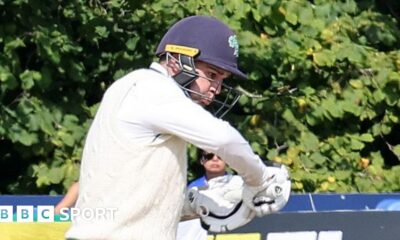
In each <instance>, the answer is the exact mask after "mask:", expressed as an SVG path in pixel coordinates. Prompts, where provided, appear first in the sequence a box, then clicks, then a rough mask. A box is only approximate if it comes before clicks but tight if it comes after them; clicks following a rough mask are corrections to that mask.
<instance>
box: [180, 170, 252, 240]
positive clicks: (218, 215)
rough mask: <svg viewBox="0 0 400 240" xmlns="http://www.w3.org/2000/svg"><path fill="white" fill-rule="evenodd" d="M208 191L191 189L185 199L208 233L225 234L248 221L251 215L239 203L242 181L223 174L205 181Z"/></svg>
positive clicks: (244, 205)
mask: <svg viewBox="0 0 400 240" xmlns="http://www.w3.org/2000/svg"><path fill="white" fill-rule="evenodd" d="M208 184H209V186H208V188H207V189H201V188H197V187H194V188H191V189H189V190H188V193H187V200H188V202H189V205H190V208H191V209H192V211H193V212H194V213H195V214H197V215H198V216H199V217H200V220H201V223H202V227H203V228H204V229H206V230H208V231H211V232H226V231H229V230H233V229H236V228H238V227H241V226H243V225H245V224H247V223H248V222H250V221H251V220H252V219H253V218H254V216H255V213H254V212H253V211H252V210H251V209H250V208H249V207H248V206H247V205H246V204H244V203H243V201H242V193H243V180H242V178H241V177H240V176H232V175H225V176H222V177H217V178H213V179H211V180H210V181H208Z"/></svg>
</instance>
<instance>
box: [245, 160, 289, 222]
mask: <svg viewBox="0 0 400 240" xmlns="http://www.w3.org/2000/svg"><path fill="white" fill-rule="evenodd" d="M267 165H269V166H267V173H268V175H269V176H270V177H269V178H268V179H267V180H266V181H265V182H264V183H263V184H262V185H261V186H248V185H247V184H245V185H244V189H243V201H244V202H245V204H246V205H247V206H248V207H249V208H250V209H252V210H253V211H254V212H255V213H256V215H257V216H259V217H261V216H264V215H267V214H270V213H273V212H278V211H279V210H281V209H282V208H283V207H284V206H285V205H286V203H287V202H288V201H289V196H290V190H291V181H290V176H289V172H288V170H287V169H286V167H285V166H284V165H279V164H272V163H269V164H267Z"/></svg>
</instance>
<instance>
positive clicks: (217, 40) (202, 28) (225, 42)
mask: <svg viewBox="0 0 400 240" xmlns="http://www.w3.org/2000/svg"><path fill="white" fill-rule="evenodd" d="M177 48H179V49H178V51H176V50H177ZM182 49H183V51H180V50H182ZM167 52H175V53H183V54H186V55H191V57H193V58H194V59H195V60H200V61H203V62H206V63H208V64H211V65H214V66H216V67H219V68H221V69H224V70H226V71H228V72H231V73H232V74H234V75H236V76H238V77H240V78H244V79H247V77H246V74H244V73H243V72H242V71H240V70H239V68H238V65H237V59H238V57H239V44H238V41H237V37H236V35H235V33H234V32H233V31H232V30H231V29H230V28H229V27H228V26H227V25H225V24H224V23H222V22H220V21H219V20H217V19H215V18H213V17H209V16H191V17H187V18H184V19H182V20H180V21H178V22H177V23H175V24H174V25H173V26H172V27H171V28H170V29H169V30H168V32H167V33H166V34H165V35H164V37H163V38H162V40H161V42H160V44H159V45H158V47H157V51H156V55H157V56H158V57H160V56H162V55H163V54H165V53H167Z"/></svg>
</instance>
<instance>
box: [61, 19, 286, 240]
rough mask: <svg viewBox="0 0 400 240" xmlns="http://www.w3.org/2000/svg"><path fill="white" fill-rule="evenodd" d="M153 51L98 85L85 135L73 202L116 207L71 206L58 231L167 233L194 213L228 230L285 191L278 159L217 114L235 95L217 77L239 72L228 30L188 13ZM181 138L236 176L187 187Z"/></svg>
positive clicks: (79, 234)
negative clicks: (98, 212) (102, 212)
mask: <svg viewBox="0 0 400 240" xmlns="http://www.w3.org/2000/svg"><path fill="white" fill-rule="evenodd" d="M155 54H156V56H158V57H159V61H158V62H153V63H152V64H151V65H150V66H149V67H148V68H143V69H138V70H135V71H132V72H130V73H129V74H127V75H126V76H124V77H122V78H121V79H119V80H117V81H115V82H114V83H113V84H112V85H111V86H110V87H109V88H108V89H107V91H106V92H105V94H104V96H103V99H102V101H101V104H100V106H99V109H98V111H97V113H96V116H95V118H94V120H93V122H92V125H91V127H90V129H89V132H88V134H87V137H86V141H85V146H84V150H83V156H82V163H81V169H80V179H79V197H78V200H77V203H76V206H75V207H76V208H78V209H88V208H93V209H108V208H112V209H116V211H115V212H113V213H114V214H113V215H110V216H103V217H101V218H94V219H93V218H92V219H91V220H90V221H88V220H87V219H86V218H85V216H84V215H78V216H76V217H75V218H74V219H73V221H72V225H71V228H70V229H69V230H68V231H67V233H66V238H67V239H82V240H83V239H85V240H88V239H96V240H99V239H107V240H111V239H115V240H125V239H135V240H151V239H154V240H161V239H162V240H174V239H175V237H176V231H177V225H178V222H179V221H180V220H182V219H189V218H193V217H199V218H201V220H202V222H203V224H204V226H205V227H206V228H208V229H210V230H212V231H217V232H221V231H229V230H232V229H234V228H237V227H240V226H242V225H243V224H245V223H247V222H249V221H250V220H251V219H252V218H253V217H254V216H256V215H257V216H263V215H266V214H270V213H273V212H276V211H279V210H280V209H282V208H283V207H284V206H285V204H286V203H287V201H288V198H289V194H290V180H289V174H288V172H287V170H286V168H285V167H284V166H273V165H270V166H267V165H266V164H264V163H263V161H262V160H261V159H260V157H259V156H258V155H256V154H255V153H254V152H253V151H252V149H251V147H250V145H249V143H248V142H247V141H246V140H245V139H244V138H243V137H242V135H241V134H240V133H239V132H238V131H237V130H236V129H235V128H233V127H232V126H231V125H230V124H229V123H228V122H226V121H224V120H222V119H221V116H223V115H224V114H225V113H226V112H227V111H229V110H230V109H231V108H232V107H233V105H234V104H235V103H236V101H237V100H238V98H239V96H240V94H239V93H238V92H237V91H235V90H234V89H233V88H232V87H229V86H228V84H227V83H225V81H227V80H226V79H227V78H229V77H230V76H231V75H235V76H237V77H239V78H242V79H243V80H244V81H245V80H246V75H245V74H244V73H243V72H242V71H241V70H239V68H238V65H237V61H238V57H239V44H238V40H237V37H236V35H235V33H234V32H233V31H232V30H231V29H230V28H229V27H228V26H227V25H225V24H224V23H222V22H221V21H219V20H217V19H215V18H213V17H208V16H190V17H187V18H184V19H182V20H180V21H178V22H177V23H175V24H174V25H173V26H172V27H171V28H170V29H169V30H168V31H167V32H166V34H165V35H164V37H163V38H162V40H161V42H160V43H159V45H158V48H157V50H156V53H155ZM221 96H223V98H220V97H221ZM188 143H191V144H193V145H195V146H196V147H198V148H201V149H204V150H205V151H207V152H210V153H214V154H216V155H218V156H219V157H221V158H222V159H224V160H225V161H226V162H227V164H229V166H230V167H232V168H233V169H234V170H235V171H236V172H237V173H238V175H239V176H238V177H235V178H233V179H217V180H215V182H214V183H213V184H210V187H209V189H194V190H190V191H188V192H187V191H186V178H187V158H186V147H187V144H188Z"/></svg>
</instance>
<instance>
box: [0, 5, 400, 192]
mask: <svg viewBox="0 0 400 240" xmlns="http://www.w3.org/2000/svg"><path fill="white" fill-rule="evenodd" d="M388 2H389V3H390V1H388ZM396 7H397V5H396V3H395V2H393V4H385V5H382V3H380V2H377V3H375V2H374V1H372V0H370V1H367V0H365V1H357V2H355V1H354V0H346V1H331V0H315V1H305V0H293V1H282V0H264V1H260V0H246V1H240V0H218V1H206V0H188V1H184V2H182V1H178V0H168V1H167V0H154V1H133V0H132V1H127V0H110V1H100V0H89V1H83V0H75V1H71V0H66V1H40V0H8V1H7V0H0V9H1V10H2V11H1V14H0V22H1V23H0V101H1V106H0V113H1V118H0V157H1V159H0V163H1V165H2V168H1V170H0V174H1V178H0V179H1V180H0V181H1V184H0V192H3V193H61V192H62V191H63V190H64V189H65V188H67V187H68V186H69V185H70V184H71V182H72V181H75V180H77V179H78V169H79V163H80V158H81V153H82V146H83V142H84V138H85V134H86V132H87V129H88V127H89V126H90V122H91V120H92V119H93V116H94V114H95V112H96V109H97V106H98V103H99V101H100V100H101V97H102V94H103V92H104V90H105V89H106V88H107V87H108V86H109V85H110V84H111V83H112V82H113V81H114V80H116V79H118V78H119V77H121V76H123V75H124V74H126V73H127V72H129V71H131V70H133V69H136V68H141V67H146V66H148V64H149V63H150V62H151V61H152V60H154V54H153V53H154V50H155V47H156V44H157V43H158V41H159V40H160V39H161V37H162V35H163V34H164V33H165V31H166V30H167V29H168V27H169V26H170V25H171V24H172V23H174V22H175V21H177V20H178V19H180V18H182V17H185V16H189V15H193V14H205V15H212V16H215V17H217V18H219V19H220V20H222V21H224V22H226V23H227V24H229V25H230V26H231V27H232V28H233V29H235V31H236V32H237V33H238V35H239V43H240V47H241V49H240V55H241V62H240V65H241V67H242V68H243V69H245V70H246V71H247V72H248V73H249V77H250V79H249V80H248V81H246V82H244V81H239V80H234V81H236V82H237V83H238V88H240V89H242V90H243V91H244V92H245V93H246V94H244V96H243V97H242V98H241V99H240V104H239V106H238V107H237V108H236V109H234V111H233V114H231V115H230V116H228V117H229V118H230V120H231V122H232V123H233V124H234V125H235V126H237V127H238V128H239V129H240V131H241V132H242V133H243V134H245V135H246V136H247V137H248V139H249V140H250V142H251V144H252V147H253V148H254V150H255V151H257V152H258V153H259V154H260V155H262V156H263V157H267V158H270V159H273V160H275V161H278V162H282V163H285V164H287V165H289V166H290V168H291V172H292V176H293V180H294V184H293V190H294V191H299V192H301V191H308V192H326V191H338V192H350V191H361V192H370V191H371V192H383V191H398V190H400V179H399V178H398V176H399V175H400V166H399V159H400V138H399V136H398V132H399V130H400V127H399V112H400V111H399V109H400V100H399V97H400V92H399V91H400V51H399V47H400V43H399V42H400V31H399V23H398V22H397V20H396V18H397V17H398V16H397V15H395V13H397V12H396V11H393V9H395V8H396ZM391 14H392V15H391ZM189 156H190V157H191V161H190V165H192V166H195V164H196V159H195V156H196V154H195V150H194V149H191V151H190V152H189ZM196 175H197V170H196V169H192V170H191V171H190V177H195V176H196Z"/></svg>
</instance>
